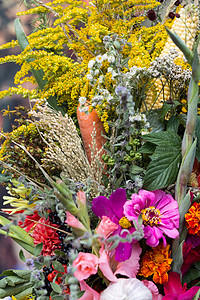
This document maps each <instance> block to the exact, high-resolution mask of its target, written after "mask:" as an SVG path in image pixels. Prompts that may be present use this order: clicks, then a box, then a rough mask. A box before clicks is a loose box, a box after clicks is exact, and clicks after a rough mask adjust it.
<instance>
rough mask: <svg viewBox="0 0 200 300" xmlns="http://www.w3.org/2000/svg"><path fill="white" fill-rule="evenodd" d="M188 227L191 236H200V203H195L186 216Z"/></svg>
mask: <svg viewBox="0 0 200 300" xmlns="http://www.w3.org/2000/svg"><path fill="white" fill-rule="evenodd" d="M185 220H186V226H187V229H188V232H189V233H190V234H197V235H198V236H200V203H197V202H194V203H193V204H192V206H191V207H190V209H189V211H188V213H187V214H186V215H185Z"/></svg>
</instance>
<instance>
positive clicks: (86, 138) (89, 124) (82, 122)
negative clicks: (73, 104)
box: [77, 104, 106, 163]
mask: <svg viewBox="0 0 200 300" xmlns="http://www.w3.org/2000/svg"><path fill="white" fill-rule="evenodd" d="M89 108H90V107H89ZM77 118H78V123H79V127H80V131H81V136H82V139H83V144H84V147H85V152H86V154H87V158H88V161H89V163H91V150H90V147H91V148H92V146H93V145H92V133H93V132H94V128H95V131H96V134H95V137H94V138H95V142H96V152H95V154H96V153H97V151H99V150H100V149H101V148H102V146H103V145H104V144H105V142H106V138H104V137H103V136H102V133H105V132H104V128H103V123H102V122H101V120H100V118H99V117H98V115H97V112H96V110H95V109H93V110H92V112H91V113H89V114H86V113H85V112H82V111H80V104H79V105H78V108H77ZM94 122H95V126H94ZM103 153H104V151H103V152H102V153H101V155H102V154H103Z"/></svg>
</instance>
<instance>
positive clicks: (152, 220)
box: [124, 190, 180, 247]
mask: <svg viewBox="0 0 200 300" xmlns="http://www.w3.org/2000/svg"><path fill="white" fill-rule="evenodd" d="M131 199H132V200H130V201H127V202H126V203H125V204H124V215H125V216H126V217H127V219H128V220H129V221H133V220H135V221H136V222H137V221H138V218H139V216H142V219H143V230H144V238H145V239H146V243H147V245H149V246H151V247H156V246H158V244H159V240H160V239H163V244H164V246H165V247H166V245H167V243H166V238H165V236H164V234H165V235H167V236H168V237H170V238H173V239H175V238H177V237H178V236H179V232H178V230H177V228H178V227H179V217H180V216H179V210H178V203H177V201H175V200H174V198H173V197H172V196H171V195H169V194H166V193H165V192H163V191H161V190H156V191H153V192H149V191H145V190H140V191H139V194H133V195H132V196H131Z"/></svg>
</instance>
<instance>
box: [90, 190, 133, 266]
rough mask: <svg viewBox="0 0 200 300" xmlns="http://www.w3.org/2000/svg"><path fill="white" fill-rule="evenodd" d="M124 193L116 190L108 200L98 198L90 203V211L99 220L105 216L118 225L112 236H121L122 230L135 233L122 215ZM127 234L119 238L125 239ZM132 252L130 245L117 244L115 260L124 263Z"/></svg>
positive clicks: (130, 223)
mask: <svg viewBox="0 0 200 300" xmlns="http://www.w3.org/2000/svg"><path fill="white" fill-rule="evenodd" d="M126 201H127V198H126V191H125V190H124V189H117V190H116V191H115V192H114V193H112V194H111V196H110V198H109V199H108V198H106V197H104V196H99V197H97V198H95V199H93V201H92V211H93V212H94V214H95V215H96V216H98V217H100V218H102V217H103V216H107V217H108V218H109V219H110V220H111V221H112V222H113V223H115V224H117V225H118V229H116V230H115V231H114V232H113V235H116V234H118V235H121V231H122V230H123V229H128V231H129V232H130V233H133V232H134V231H135V228H134V227H133V225H132V222H130V221H128V219H127V218H126V217H125V216H124V214H123V206H124V203H126ZM126 235H127V233H126V232H125V233H123V234H122V235H121V236H122V237H125V236H126ZM135 242H137V241H135ZM131 252H132V245H131V243H128V242H127V243H121V242H120V243H119V245H118V246H117V247H116V249H115V260H116V261H119V262H120V261H125V260H127V259H129V258H130V256H131Z"/></svg>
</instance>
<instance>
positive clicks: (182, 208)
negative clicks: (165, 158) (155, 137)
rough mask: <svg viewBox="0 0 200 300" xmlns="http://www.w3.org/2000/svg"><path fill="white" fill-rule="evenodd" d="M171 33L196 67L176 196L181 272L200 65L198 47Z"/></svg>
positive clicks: (175, 247)
mask: <svg viewBox="0 0 200 300" xmlns="http://www.w3.org/2000/svg"><path fill="white" fill-rule="evenodd" d="M166 30H167V32H168V34H169V36H170V37H171V39H172V40H173V42H174V43H175V44H176V46H177V47H179V49H180V50H181V51H182V52H183V54H184V55H185V57H186V59H187V61H188V63H189V64H190V65H191V66H192V77H191V79H190V84H189V89H188V97H187V103H188V110H187V122H186V128H185V132H184V136H183V141H182V162H181V166H180V169H179V173H178V176H177V181H176V187H175V199H176V200H177V202H178V205H179V213H180V222H179V239H176V240H174V242H173V244H172V258H173V271H175V272H179V273H181V266H182V263H183V255H182V245H183V243H184V241H185V238H186V235H187V230H186V228H185V214H186V213H187V211H188V209H189V207H190V205H191V202H190V194H189V193H187V183H188V181H189V178H190V175H191V173H192V168H193V165H194V159H195V155H196V145H197V139H196V138H195V128H196V119H197V105H198V101H199V86H198V83H199V79H200V64H199V58H198V53H197V49H196V48H195V50H194V53H192V52H191V51H190V50H189V49H188V47H187V46H186V44H185V43H184V42H183V41H182V40H181V39H180V37H179V36H178V35H177V34H176V33H173V32H171V31H170V30H169V29H167V28H166Z"/></svg>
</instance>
